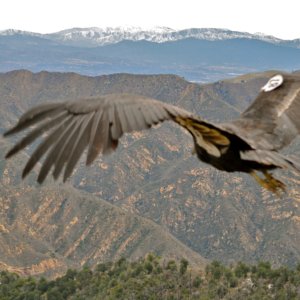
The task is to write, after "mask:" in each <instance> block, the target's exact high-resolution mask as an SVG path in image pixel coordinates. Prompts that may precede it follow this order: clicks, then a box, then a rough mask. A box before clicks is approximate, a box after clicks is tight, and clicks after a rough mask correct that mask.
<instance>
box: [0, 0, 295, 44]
mask: <svg viewBox="0 0 300 300" xmlns="http://www.w3.org/2000/svg"><path fill="white" fill-rule="evenodd" d="M125 25H127V26H139V27H146V28H149V27H154V26H167V27H171V28H173V29H184V28H190V27H198V28H200V27H217V28H227V29H232V30H238V31H247V32H251V33H255V32H262V33H266V34H271V35H274V36H277V37H279V38H285V39H292V38H300V1H299V0H273V1H272V0H248V1H243V0H184V1H176V0H147V1H143V0H105V1H102V0H98V1H96V0H84V1H76V0H72V1H69V0H65V1H64V0H51V1H50V0H49V1H42V0H3V1H1V12H0V30H4V29H8V28H13V29H21V30H28V31H34V32H39V33H51V32H55V31H59V30H63V29H67V28H72V27H107V26H113V27H115V26H125Z"/></svg>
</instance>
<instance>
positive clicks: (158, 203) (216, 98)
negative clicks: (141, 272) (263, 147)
mask: <svg viewBox="0 0 300 300" xmlns="http://www.w3.org/2000/svg"><path fill="white" fill-rule="evenodd" d="M274 72H275V71H272V72H265V73H256V74H247V75H243V76H241V77H236V78H234V79H229V80H222V81H218V82H214V83H211V84H205V85H198V84H195V83H190V82H187V81H185V80H184V79H183V78H180V77H179V76H175V75H132V74H131V75H130V74H114V75H105V76H97V77H89V76H81V75H79V74H75V73H50V72H41V73H36V74H34V73H32V72H29V71H13V72H9V73H6V74H0V98H1V99H2V100H1V103H0V107H1V109H0V116H1V117H0V132H3V131H4V130H5V129H7V128H9V127H11V126H12V125H13V124H14V123H15V122H16V120H17V118H18V117H19V116H20V115H21V113H22V112H24V111H25V110H26V109H28V108H29V107H32V106H33V105H36V104H39V103H43V102H46V101H60V100H72V99H76V98H85V97H89V96H98V95H103V94H107V93H113V92H115V93H123V92H125V93H135V94H141V95H144V96H147V97H152V98H157V99H159V100H161V101H164V102H167V103H171V104H174V105H178V106H180V107H183V108H185V109H187V110H190V111H192V112H194V113H197V114H199V116H201V117H202V118H203V119H207V120H212V121H215V122H223V121H226V120H231V119H234V118H235V117H237V116H238V115H239V112H240V111H242V110H243V109H245V107H247V106H248V105H249V104H250V102H251V101H252V100H253V99H254V98H255V96H256V95H257V93H258V91H259V89H260V88H261V86H263V85H264V84H265V83H266V81H267V80H268V78H269V77H270V76H271V75H272V74H274ZM234 107H235V108H236V109H234ZM5 141H6V140H5ZM26 151H28V153H30V152H31V151H32V148H31V147H29V149H26ZM191 151H192V140H191V137H190V136H189V135H188V134H186V133H185V132H183V131H182V130H180V129H179V128H178V127H177V126H176V125H173V124H172V123H170V122H169V123H166V124H163V125H162V126H158V127H157V128H153V129H151V130H149V131H142V132H139V133H133V134H131V135H125V136H124V137H123V138H122V139H121V140H120V143H119V148H118V150H117V151H116V152H115V153H114V154H112V155H111V156H108V157H99V158H98V159H97V160H96V161H95V163H94V164H93V165H92V166H90V167H89V168H86V167H85V166H84V165H85V162H84V160H82V161H81V162H80V163H79V165H78V166H77V168H76V172H75V173H74V175H73V176H72V178H71V180H70V181H69V182H68V183H67V185H72V186H73V187H75V188H76V189H79V190H83V191H84V192H88V193H90V194H92V195H93V197H95V196H96V197H98V198H100V199H104V200H105V201H107V202H109V203H111V204H113V205H115V206H118V207H120V208H122V209H123V210H125V212H130V213H133V214H134V215H139V216H141V217H144V218H146V219H149V220H152V221H153V222H155V223H156V224H158V225H159V226H161V227H162V228H164V229H165V230H167V231H168V232H169V233H171V234H172V235H173V236H175V238H176V239H178V240H179V241H180V242H181V243H183V244H184V245H186V246H187V247H189V248H191V249H192V250H193V251H195V252H197V253H198V254H200V255H201V256H202V257H204V258H205V259H208V260H210V259H212V260H215V259H218V260H222V261H223V262H225V263H231V262H234V261H237V260H242V261H246V262H248V263H249V262H250V263H255V262H257V260H268V261H271V262H272V263H273V264H274V265H282V264H287V265H290V266H292V265H295V263H296V262H297V261H299V260H300V244H299V241H300V236H299V233H300V230H299V228H300V221H299V220H300V217H299V216H300V212H299V203H300V202H299V201H300V192H299V185H300V179H299V176H297V175H295V176H294V175H293V176H292V175H291V174H287V173H286V172H284V171H279V172H277V173H276V177H278V178H279V179H281V180H282V181H284V182H285V183H287V185H288V191H289V193H288V194H286V195H284V197H283V198H282V199H277V198H276V197H274V195H271V194H269V193H268V192H266V191H264V190H262V189H261V188H260V187H259V186H257V184H256V183H255V182H254V180H252V178H250V177H249V176H246V175H244V174H239V173H234V174H227V173H224V172H219V171H217V170H215V169H213V168H211V167H209V166H207V165H205V164H203V163H201V162H199V160H198V159H197V158H196V157H194V156H192V155H191ZM290 151H292V153H294V154H296V155H298V153H300V150H299V143H298V144H297V143H296V144H295V145H294V146H293V147H292V148H291V149H290ZM2 153H5V151H2ZM23 154H24V152H23ZM5 164H12V166H11V167H7V168H5V170H6V171H5V174H4V176H3V180H4V181H3V182H5V183H6V185H9V184H10V185H11V186H12V187H14V186H15V185H17V184H20V181H21V169H22V166H23V165H24V156H22V155H21V156H16V157H15V158H14V159H12V160H8V161H4V160H3V159H2V160H0V167H1V166H2V167H3V166H4V165H5ZM12 169H13V170H14V171H11V172H10V170H12ZM38 169H39V166H37V168H36V169H35V170H38ZM35 180H36V174H35V173H31V174H30V175H29V177H28V178H26V179H25V181H24V182H23V183H22V184H24V185H25V186H29V187H30V186H33V187H34V186H35ZM51 183H52V180H51V179H50V178H49V180H47V182H46V184H49V186H48V185H47V187H45V190H46V189H47V191H48V192H47V193H48V194H51V195H52V196H51V197H50V198H49V199H48V202H47V203H49V204H50V203H52V205H53V206H49V208H51V207H52V210H50V211H49V212H48V213H47V215H49V216H50V215H51V211H52V215H55V214H54V211H61V212H62V211H63V210H62V208H60V207H61V204H62V203H63V201H62V200H63V198H62V199H61V198H59V199H60V201H58V200H59V199H58V200H56V201H55V197H56V196H55V197H54V196H53V195H57V191H55V189H54V190H52V192H51V189H52V186H51ZM58 185H60V184H58ZM48 188H49V190H48ZM52 198H53V199H52ZM68 199H69V200H68V201H67V202H66V203H69V205H70V203H73V202H74V203H75V200H74V201H72V200H71V197H69V198H68ZM23 202H26V203H27V202H28V200H26V201H23ZM23 202H20V203H23ZM45 202H46V201H45ZM13 203H16V202H13ZM30 203H33V204H34V203H35V201H33V202H32V201H31V202H30ZM38 203H43V202H42V200H40V201H39V202H38ZM76 203H78V202H77V200H76ZM85 203H87V202H85ZM36 205H37V204H35V206H34V205H33V207H31V209H30V210H33V211H35V210H36ZM81 205H83V204H81ZM62 207H64V205H62ZM91 207H93V206H91ZM85 209H87V210H88V205H87V207H86V208H85ZM92 210H93V209H92ZM14 211H15V210H14V209H12V210H10V213H9V214H8V215H9V216H11V218H12V217H13V212H14ZM75 211H80V210H75ZM6 213H7V212H6ZM83 213H84V214H85V210H84V211H83ZM56 216H57V215H56ZM24 219H25V220H27V218H24ZM49 219H51V218H49ZM64 219H66V218H64ZM101 219H102V218H99V223H98V224H102V223H101ZM9 220H10V219H9ZM20 220H22V218H20ZM53 223H54V222H53V221H52V223H50V224H51V226H52V227H51V226H50V225H48V223H47V222H44V225H43V226H42V225H41V226H42V228H44V230H46V228H47V226H50V228H53ZM104 223H105V222H104ZM106 223H107V224H109V222H106ZM42 224H43V223H42ZM107 224H106V225H105V224H104V225H99V227H101V226H108V225H107ZM94 227H95V226H94ZM121 227H122V226H121ZM161 227H160V228H161ZM63 228H66V224H65V225H64V226H63ZM83 228H86V227H83ZM106 228H107V227H106ZM137 228H139V227H137ZM47 230H48V229H47ZM99 230H100V229H99ZM45 232H46V233H47V234H44V236H51V237H53V236H55V234H54V233H55V232H54V233H51V232H50V233H48V231H45ZM59 232H60V231H58V233H59ZM61 232H64V231H61ZM97 232H99V231H97ZM91 237H93V235H91V236H89V238H88V240H89V239H90V238H91ZM67 241H68V240H67ZM67 241H66V243H65V244H64V243H63V240H61V244H59V245H60V247H61V248H60V249H64V247H65V248H67V244H68V243H67ZM53 243H54V244H53ZM53 243H52V244H51V245H52V246H51V247H54V246H55V239H54V240H53ZM53 245H54V246H53ZM128 245H130V243H129V244H128ZM87 246H88V244H87ZM51 247H50V249H52V248H51ZM79 250H80V248H79ZM113 250H116V248H113ZM112 253H115V252H114V251H113V252H112Z"/></svg>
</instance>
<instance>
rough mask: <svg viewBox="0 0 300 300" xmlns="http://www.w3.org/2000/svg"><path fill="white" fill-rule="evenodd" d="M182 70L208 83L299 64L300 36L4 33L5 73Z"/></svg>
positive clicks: (0, 41) (1, 56)
mask: <svg viewBox="0 0 300 300" xmlns="http://www.w3.org/2000/svg"><path fill="white" fill-rule="evenodd" d="M16 69H29V70H31V71H34V72H38V71H42V70H47V71H63V72H66V71H69V72H78V73H81V74H85V75H101V74H111V73H137V74H154V73H157V74H166V73H171V74H177V75H179V76H183V77H185V78H186V79H188V80H191V81H198V82H209V81H215V80H219V79H223V78H227V77H233V76H235V75H239V74H243V73H246V72H253V71H263V70H267V69H282V70H287V71H291V70H296V69H300V40H299V39H296V40H281V39H278V38H276V37H273V36H267V35H263V34H250V33H245V32H237V31H230V30H225V29H215V28H200V29H197V28H196V29H186V30H180V31H175V30H172V29H170V28H154V29H151V30H142V29H140V28H105V29H101V28H73V29H68V30H63V31H60V32H57V33H52V34H39V33H32V32H25V31H20V30H13V29H10V30H5V31H2V32H0V72H6V71H11V70H16Z"/></svg>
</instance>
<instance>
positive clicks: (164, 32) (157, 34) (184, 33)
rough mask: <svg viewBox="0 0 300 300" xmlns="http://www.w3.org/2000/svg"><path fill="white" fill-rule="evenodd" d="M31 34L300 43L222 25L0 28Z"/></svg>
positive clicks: (87, 39)
mask: <svg viewBox="0 0 300 300" xmlns="http://www.w3.org/2000/svg"><path fill="white" fill-rule="evenodd" d="M15 34H19V35H31V36H39V37H42V38H46V39H51V40H54V41H59V42H63V43H69V44H71V45H78V46H83V45H85V46H103V45H109V44H114V43H118V42H120V41H123V40H131V41H139V40H146V41H151V42H156V43H164V42H170V41H177V40H180V39H187V38H195V39H201V40H209V41H216V40H226V39H236V38H246V39H257V40H262V41H265V42H269V43H274V44H282V45H286V46H290V47H297V48H299V47H300V41H299V39H293V40H284V39H280V38H277V37H274V36H271V35H266V34H263V33H254V34H253V33H248V32H242V31H233V30H229V29H221V28H187V29H180V30H174V29H172V28H168V27H154V28H148V29H145V28H141V27H133V26H132V27H126V26H125V27H103V28H101V27H87V28H70V29H65V30H61V31H58V32H54V33H46V34H41V33H36V32H27V31H22V30H15V29H7V30H2V31H0V35H15Z"/></svg>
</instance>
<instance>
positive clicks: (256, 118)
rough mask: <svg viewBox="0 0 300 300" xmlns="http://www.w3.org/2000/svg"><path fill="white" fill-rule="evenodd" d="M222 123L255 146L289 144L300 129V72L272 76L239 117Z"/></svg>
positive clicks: (271, 147) (267, 146)
mask: <svg viewBox="0 0 300 300" xmlns="http://www.w3.org/2000/svg"><path fill="white" fill-rule="evenodd" d="M222 127H223V128H225V129H227V130H229V131H230V132H232V133H234V134H237V135H238V136H239V137H240V138H242V139H243V140H245V141H246V142H247V143H248V144H249V145H251V147H252V148H253V149H265V150H279V149H281V148H283V147H285V146H287V145H288V144H290V143H291V141H292V140H293V139H294V138H295V137H296V136H297V135H298V134H299V132H300V75H298V74H277V75H275V76H273V77H272V78H271V79H270V80H269V81H268V82H267V83H266V85H265V86H263V87H262V89H261V91H260V93H259V94H258V96H257V98H256V99H255V101H254V102H253V103H252V104H251V105H250V106H249V107H248V108H247V109H246V110H245V111H244V112H243V113H242V114H241V116H240V118H239V119H237V120H234V121H232V122H230V123H227V124H223V125H222Z"/></svg>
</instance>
